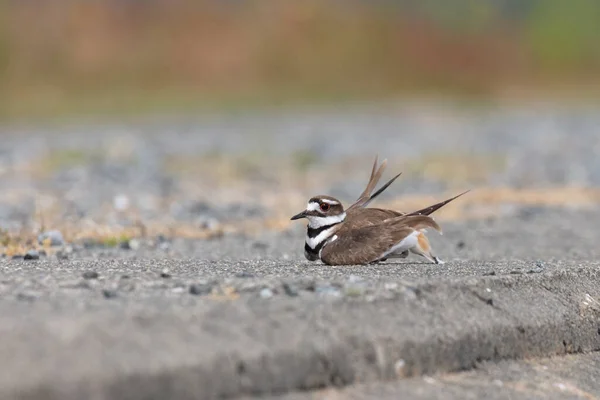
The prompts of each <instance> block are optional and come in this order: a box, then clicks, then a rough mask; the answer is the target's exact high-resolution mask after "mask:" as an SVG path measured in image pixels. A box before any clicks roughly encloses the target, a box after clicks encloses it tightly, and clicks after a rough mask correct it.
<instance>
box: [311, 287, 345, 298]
mask: <svg viewBox="0 0 600 400" xmlns="http://www.w3.org/2000/svg"><path fill="white" fill-rule="evenodd" d="M315 292H316V293H319V294H323V295H329V296H335V297H338V296H340V295H341V293H340V290H339V289H338V288H336V287H334V286H317V287H316V288H315Z"/></svg>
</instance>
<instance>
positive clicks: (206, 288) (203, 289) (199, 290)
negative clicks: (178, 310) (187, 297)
mask: <svg viewBox="0 0 600 400" xmlns="http://www.w3.org/2000/svg"><path fill="white" fill-rule="evenodd" d="M189 291H190V294H193V295H196V296H199V295H204V294H209V293H210V292H211V291H212V286H211V285H209V284H206V283H194V284H191V285H190V290H189Z"/></svg>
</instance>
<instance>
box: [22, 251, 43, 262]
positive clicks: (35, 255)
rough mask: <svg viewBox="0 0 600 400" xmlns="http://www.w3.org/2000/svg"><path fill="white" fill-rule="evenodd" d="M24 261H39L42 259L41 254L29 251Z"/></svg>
mask: <svg viewBox="0 0 600 400" xmlns="http://www.w3.org/2000/svg"><path fill="white" fill-rule="evenodd" d="M23 259H24V260H39V259H40V253H38V252H37V250H29V251H28V252H27V253H25V256H24V257H23Z"/></svg>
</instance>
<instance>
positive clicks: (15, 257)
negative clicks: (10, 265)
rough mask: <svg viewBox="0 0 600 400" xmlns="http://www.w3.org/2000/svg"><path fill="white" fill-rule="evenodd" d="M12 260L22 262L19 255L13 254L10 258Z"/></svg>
mask: <svg viewBox="0 0 600 400" xmlns="http://www.w3.org/2000/svg"><path fill="white" fill-rule="evenodd" d="M11 258H12V259H13V260H22V259H23V256H22V255H20V254H15V255H14V256H12V257H11Z"/></svg>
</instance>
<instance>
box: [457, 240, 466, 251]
mask: <svg viewBox="0 0 600 400" xmlns="http://www.w3.org/2000/svg"><path fill="white" fill-rule="evenodd" d="M456 248H457V249H459V250H460V249H464V248H465V242H463V241H462V240H461V241H459V242H458V243H456Z"/></svg>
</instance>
